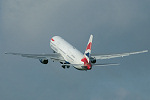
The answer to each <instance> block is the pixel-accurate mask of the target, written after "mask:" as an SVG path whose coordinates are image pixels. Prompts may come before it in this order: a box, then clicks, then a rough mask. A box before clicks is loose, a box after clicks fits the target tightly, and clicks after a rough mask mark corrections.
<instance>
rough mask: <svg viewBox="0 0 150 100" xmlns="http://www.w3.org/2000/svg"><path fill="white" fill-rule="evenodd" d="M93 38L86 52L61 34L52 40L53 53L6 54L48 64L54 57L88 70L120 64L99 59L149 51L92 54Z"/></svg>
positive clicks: (65, 66)
mask: <svg viewBox="0 0 150 100" xmlns="http://www.w3.org/2000/svg"><path fill="white" fill-rule="evenodd" d="M92 40H93V35H91V36H90V39H89V42H88V44H87V47H86V50H85V53H84V54H82V53H81V52H80V51H78V50H77V49H76V48H74V47H73V46H72V45H71V44H69V43H68V42H66V41H65V40H64V39H63V38H61V37H60V36H54V37H52V38H51V40H50V47H51V48H52V50H53V51H54V53H53V54H22V53H5V54H12V55H20V56H22V57H27V58H34V59H39V60H40V62H41V63H42V64H48V60H49V59H52V60H53V61H58V62H60V63H61V64H62V67H63V68H69V67H70V66H73V67H74V68H76V69H78V70H86V71H87V70H91V69H92V66H109V65H118V64H115V63H109V64H96V60H97V59H110V58H116V57H124V56H129V55H132V54H139V53H145V52H148V50H143V51H138V52H130V53H122V54H110V55H100V54H91V47H92Z"/></svg>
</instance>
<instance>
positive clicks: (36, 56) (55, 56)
mask: <svg viewBox="0 0 150 100" xmlns="http://www.w3.org/2000/svg"><path fill="white" fill-rule="evenodd" d="M5 54H12V55H18V56H22V57H27V58H34V59H53V60H59V61H64V58H63V57H62V56H61V55H60V54H59V53H53V54H22V53H5Z"/></svg>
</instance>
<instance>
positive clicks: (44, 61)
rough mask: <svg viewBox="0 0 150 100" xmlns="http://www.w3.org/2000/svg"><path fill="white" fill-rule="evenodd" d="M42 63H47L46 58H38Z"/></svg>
mask: <svg viewBox="0 0 150 100" xmlns="http://www.w3.org/2000/svg"><path fill="white" fill-rule="evenodd" d="M39 60H40V62H41V63H42V64H48V59H39Z"/></svg>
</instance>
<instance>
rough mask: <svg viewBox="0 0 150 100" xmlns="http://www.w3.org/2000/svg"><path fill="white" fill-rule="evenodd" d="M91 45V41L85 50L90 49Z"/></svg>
mask: <svg viewBox="0 0 150 100" xmlns="http://www.w3.org/2000/svg"><path fill="white" fill-rule="evenodd" d="M91 47H92V43H91V42H90V43H89V44H88V46H87V48H86V50H88V49H90V50H91Z"/></svg>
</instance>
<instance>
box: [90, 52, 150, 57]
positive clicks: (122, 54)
mask: <svg viewBox="0 0 150 100" xmlns="http://www.w3.org/2000/svg"><path fill="white" fill-rule="evenodd" d="M145 52H148V50H143V51H138V52H130V53H121V54H108V55H100V54H91V57H93V58H96V59H111V58H117V57H124V56H129V55H133V54H139V53H145Z"/></svg>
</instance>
